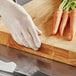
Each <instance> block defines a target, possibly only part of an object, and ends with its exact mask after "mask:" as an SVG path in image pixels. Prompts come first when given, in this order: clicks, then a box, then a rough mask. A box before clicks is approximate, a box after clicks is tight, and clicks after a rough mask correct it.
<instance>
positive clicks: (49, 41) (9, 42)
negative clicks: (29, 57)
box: [0, 0, 76, 66]
mask: <svg viewBox="0 0 76 76" xmlns="http://www.w3.org/2000/svg"><path fill="white" fill-rule="evenodd" d="M59 4H60V2H59V0H33V1H31V2H30V3H28V4H25V5H24V6H23V7H24V8H25V9H26V10H27V12H28V13H29V14H30V15H31V17H32V19H33V20H34V22H35V24H36V25H37V26H38V28H39V29H40V30H41V31H42V32H43V34H42V35H41V36H40V39H41V41H42V46H41V48H40V49H39V50H38V51H34V50H32V49H29V48H26V47H24V46H21V45H19V44H17V43H16V42H15V41H14V40H13V38H12V36H11V34H10V33H9V31H8V29H7V28H6V26H5V24H4V22H3V20H2V19H0V44H2V45H6V46H9V47H13V48H16V49H19V50H22V51H25V52H28V53H31V54H35V55H38V56H41V57H45V58H48V59H53V60H56V61H60V62H63V63H67V64H70V65H73V66H76V39H74V40H73V41H68V40H67V38H66V37H68V34H69V31H65V37H62V38H61V37H59V35H58V34H57V35H56V36H52V35H51V31H52V24H53V14H54V12H55V11H56V9H57V8H58V6H59Z"/></svg>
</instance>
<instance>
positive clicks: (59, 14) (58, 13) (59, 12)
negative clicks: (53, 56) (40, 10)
mask: <svg viewBox="0 0 76 76" xmlns="http://www.w3.org/2000/svg"><path fill="white" fill-rule="evenodd" d="M62 12H63V10H62V9H58V10H57V11H56V12H55V14H54V22H53V31H52V34H53V35H55V34H56V33H57V31H58V28H59V24H60V21H61V17H62Z"/></svg>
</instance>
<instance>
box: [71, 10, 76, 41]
mask: <svg viewBox="0 0 76 76" xmlns="http://www.w3.org/2000/svg"><path fill="white" fill-rule="evenodd" d="M70 32H71V40H73V39H74V37H75V32H76V9H73V10H72V11H71V13H70Z"/></svg>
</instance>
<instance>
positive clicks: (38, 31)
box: [35, 25, 42, 35]
mask: <svg viewBox="0 0 76 76" xmlns="http://www.w3.org/2000/svg"><path fill="white" fill-rule="evenodd" d="M35 28H36V31H37V33H38V35H41V34H42V31H40V30H39V29H38V27H37V26H36V25H35Z"/></svg>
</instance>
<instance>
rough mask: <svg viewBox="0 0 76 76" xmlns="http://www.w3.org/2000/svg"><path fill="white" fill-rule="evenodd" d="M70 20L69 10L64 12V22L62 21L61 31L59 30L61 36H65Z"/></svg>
mask: <svg viewBox="0 0 76 76" xmlns="http://www.w3.org/2000/svg"><path fill="white" fill-rule="evenodd" d="M68 18H69V12H68V11H67V10H65V11H64V12H63V16H62V21H61V24H60V29H59V33H60V36H63V32H64V29H65V27H66V24H67V21H68Z"/></svg>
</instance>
